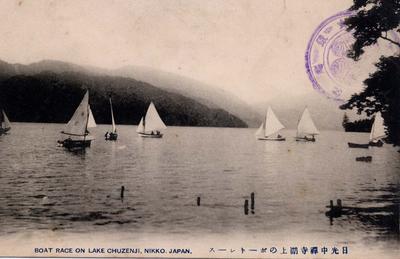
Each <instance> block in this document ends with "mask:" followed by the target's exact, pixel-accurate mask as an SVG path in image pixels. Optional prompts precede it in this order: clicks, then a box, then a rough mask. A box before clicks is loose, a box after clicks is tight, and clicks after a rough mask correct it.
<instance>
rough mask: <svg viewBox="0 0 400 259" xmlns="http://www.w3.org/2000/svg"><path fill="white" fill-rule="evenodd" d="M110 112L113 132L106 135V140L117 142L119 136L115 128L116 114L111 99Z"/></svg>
mask: <svg viewBox="0 0 400 259" xmlns="http://www.w3.org/2000/svg"><path fill="white" fill-rule="evenodd" d="M110 110H111V124H112V126H111V132H107V133H106V135H105V138H106V140H117V138H118V134H117V127H116V126H115V120H114V112H113V107H112V102H111V97H110Z"/></svg>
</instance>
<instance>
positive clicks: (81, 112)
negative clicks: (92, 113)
mask: <svg viewBox="0 0 400 259" xmlns="http://www.w3.org/2000/svg"><path fill="white" fill-rule="evenodd" d="M88 116H89V91H86V94H85V96H84V97H83V99H82V101H81V103H80V104H79V106H78V108H77V109H76V110H75V113H74V115H73V116H72V118H71V119H70V120H69V122H68V123H67V125H66V126H65V129H64V131H62V133H64V134H68V135H75V136H84V135H86V130H87V125H88Z"/></svg>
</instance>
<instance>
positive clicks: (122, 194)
mask: <svg viewBox="0 0 400 259" xmlns="http://www.w3.org/2000/svg"><path fill="white" fill-rule="evenodd" d="M124 192H125V187H124V186H123V185H122V186H121V200H123V199H124Z"/></svg>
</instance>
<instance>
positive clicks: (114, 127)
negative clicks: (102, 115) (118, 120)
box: [110, 98, 117, 133]
mask: <svg viewBox="0 0 400 259" xmlns="http://www.w3.org/2000/svg"><path fill="white" fill-rule="evenodd" d="M110 110H111V124H112V132H113V133H115V132H117V127H116V126H115V120H114V111H113V107H112V102H111V98H110Z"/></svg>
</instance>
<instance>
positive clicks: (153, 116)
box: [144, 102, 167, 132]
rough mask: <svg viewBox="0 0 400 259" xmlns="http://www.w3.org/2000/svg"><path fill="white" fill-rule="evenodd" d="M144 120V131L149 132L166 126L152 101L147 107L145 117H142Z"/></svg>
mask: <svg viewBox="0 0 400 259" xmlns="http://www.w3.org/2000/svg"><path fill="white" fill-rule="evenodd" d="M144 120H145V123H146V124H145V125H144V131H145V132H151V131H156V130H162V129H166V128H167V126H166V125H165V124H164V122H163V121H162V120H161V118H160V115H158V112H157V110H156V107H155V106H154V104H153V102H151V103H150V106H149V108H148V109H147V113H146V117H145V118H144Z"/></svg>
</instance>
